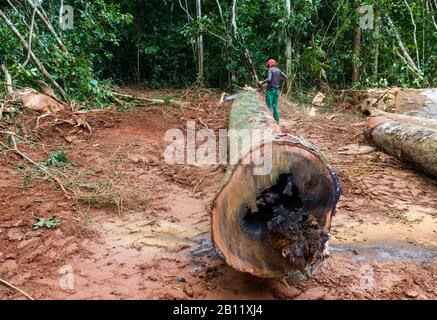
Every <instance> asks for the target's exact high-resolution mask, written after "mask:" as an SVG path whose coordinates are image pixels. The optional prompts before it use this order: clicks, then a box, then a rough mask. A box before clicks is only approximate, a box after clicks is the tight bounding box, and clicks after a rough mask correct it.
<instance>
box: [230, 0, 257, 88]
mask: <svg viewBox="0 0 437 320" xmlns="http://www.w3.org/2000/svg"><path fill="white" fill-rule="evenodd" d="M231 24H232V29H233V31H234V38H235V39H236V40H237V41H238V40H240V42H241V44H242V46H243V47H244V56H245V58H246V61H247V64H248V65H249V68H250V71H251V74H252V79H253V80H254V81H255V83H258V75H257V73H256V69H255V65H254V63H253V61H252V55H251V54H250V51H249V49H248V48H247V47H246V45H245V41H244V37H243V35H240V34H238V27H237V0H233V1H232V19H231Z"/></svg>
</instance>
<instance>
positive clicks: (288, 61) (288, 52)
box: [285, 0, 292, 95]
mask: <svg viewBox="0 0 437 320" xmlns="http://www.w3.org/2000/svg"><path fill="white" fill-rule="evenodd" d="M285 7H286V9H287V20H289V19H290V16H291V2H290V0H285ZM285 39H286V45H287V47H286V52H285V55H286V67H285V73H286V74H287V76H288V77H290V75H291V68H292V66H291V60H292V57H291V54H292V50H291V35H290V34H289V30H288V28H287V30H286V31H285ZM290 91H291V80H287V95H288V94H289V93H290Z"/></svg>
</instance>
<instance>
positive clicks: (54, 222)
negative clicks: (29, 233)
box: [33, 217, 61, 230]
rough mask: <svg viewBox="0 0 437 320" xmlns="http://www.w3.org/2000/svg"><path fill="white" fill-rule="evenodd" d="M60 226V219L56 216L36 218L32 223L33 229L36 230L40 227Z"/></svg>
mask: <svg viewBox="0 0 437 320" xmlns="http://www.w3.org/2000/svg"><path fill="white" fill-rule="evenodd" d="M60 226H61V219H59V218H57V217H50V218H48V219H47V218H37V219H36V223H34V224H33V229H35V230H38V229H42V228H47V229H57V228H59V227H60Z"/></svg>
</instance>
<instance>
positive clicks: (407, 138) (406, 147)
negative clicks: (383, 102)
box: [366, 112, 437, 177]
mask: <svg viewBox="0 0 437 320" xmlns="http://www.w3.org/2000/svg"><path fill="white" fill-rule="evenodd" d="M366 135H367V137H368V138H369V139H370V140H371V141H372V142H373V143H374V144H375V145H376V146H377V147H378V148H380V149H381V150H383V151H384V152H386V153H388V154H390V155H392V156H394V157H396V158H398V159H399V160H401V161H403V162H406V163H409V164H412V165H413V166H415V167H418V168H420V169H422V170H423V171H425V172H427V173H429V174H431V175H433V176H435V177H437V120H433V119H426V118H420V117H413V116H408V115H400V114H390V113H385V112H381V113H377V114H376V115H374V116H372V117H371V118H370V119H369V121H368V122H367V127H366Z"/></svg>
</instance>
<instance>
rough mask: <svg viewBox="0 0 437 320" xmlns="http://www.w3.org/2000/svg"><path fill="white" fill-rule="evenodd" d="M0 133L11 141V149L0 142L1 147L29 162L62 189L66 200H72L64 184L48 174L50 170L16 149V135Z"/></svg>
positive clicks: (5, 132)
mask: <svg viewBox="0 0 437 320" xmlns="http://www.w3.org/2000/svg"><path fill="white" fill-rule="evenodd" d="M1 133H3V134H6V135H8V136H9V137H10V138H11V141H12V145H13V148H10V147H8V146H7V145H6V144H4V143H3V142H0V144H1V145H2V146H3V147H4V148H5V149H6V150H10V151H13V152H15V153H16V154H17V155H19V156H20V157H21V158H23V159H25V160H27V161H28V162H30V163H31V164H33V165H34V166H35V167H37V168H38V169H39V170H41V171H42V172H44V173H45V174H46V175H47V176H49V177H50V178H51V179H53V180H54V181H55V182H56V183H57V184H58V185H59V187H60V188H61V189H62V191H63V192H64V194H65V196H66V197H67V198H68V199H71V198H72V194H71V193H70V192H68V191H67V189H66V188H65V186H64V184H63V183H62V181H61V180H60V179H59V178H58V177H57V176H55V175H54V174H52V173H51V172H50V170H49V169H48V168H47V167H46V166H44V165H42V164H40V163H37V162H35V161H33V160H32V159H31V158H30V157H29V156H28V155H26V154H25V153H23V152H21V151H20V150H19V149H18V146H17V141H16V139H15V137H16V136H17V134H16V133H15V132H10V131H1Z"/></svg>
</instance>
